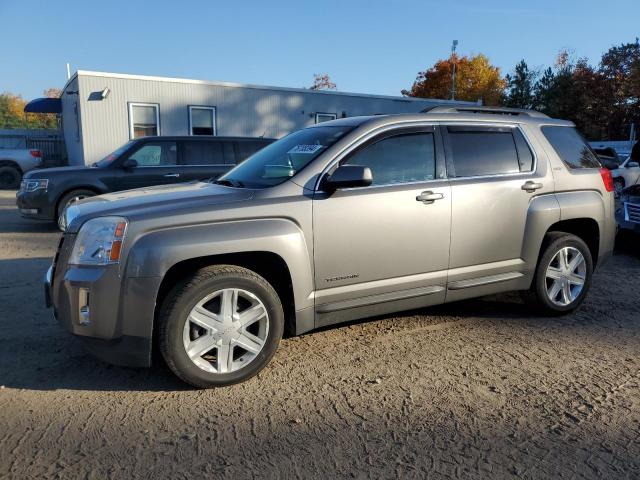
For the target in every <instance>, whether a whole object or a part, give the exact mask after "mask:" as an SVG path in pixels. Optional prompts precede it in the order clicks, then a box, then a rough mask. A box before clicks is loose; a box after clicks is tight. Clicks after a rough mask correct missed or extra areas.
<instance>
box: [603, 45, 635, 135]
mask: <svg viewBox="0 0 640 480" xmlns="http://www.w3.org/2000/svg"><path fill="white" fill-rule="evenodd" d="M599 72H600V73H601V75H602V76H603V78H604V80H605V82H606V83H607V85H608V96H609V98H610V100H611V102H612V107H613V108H612V111H611V115H610V117H609V118H608V122H607V131H608V136H609V138H611V139H619V140H626V139H627V138H629V129H630V126H631V123H635V124H636V125H640V43H639V41H638V39H637V38H636V40H635V42H630V43H624V44H621V45H618V46H616V47H611V48H610V49H609V50H608V51H607V52H605V53H604V55H602V59H601V61H600V68H599Z"/></svg>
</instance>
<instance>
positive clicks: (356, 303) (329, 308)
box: [316, 285, 444, 313]
mask: <svg viewBox="0 0 640 480" xmlns="http://www.w3.org/2000/svg"><path fill="white" fill-rule="evenodd" d="M443 290H444V287H442V286H440V285H434V286H431V287H422V288H414V289H411V290H402V291H400V292H390V293H381V294H380V295H370V296H368V297H361V298H355V299H353V300H343V301H341V302H334V303H327V304H325V305H320V306H319V307H318V308H317V309H316V312H317V313H331V312H337V311H340V310H347V309H349V308H357V307H368V306H370V305H377V304H379V303H387V302H395V301H398V300H407V299H410V298H416V297H422V296H424V295H431V294H434V293H438V292H442V291H443Z"/></svg>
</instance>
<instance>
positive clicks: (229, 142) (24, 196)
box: [16, 137, 274, 221]
mask: <svg viewBox="0 0 640 480" xmlns="http://www.w3.org/2000/svg"><path fill="white" fill-rule="evenodd" d="M273 141H274V140H273V139H267V138H245V137H213V138H212V137H206V138H204V137H144V138H139V139H136V140H131V141H130V142H129V143H126V144H125V145H123V146H122V147H120V148H118V149H117V150H116V151H115V152H113V153H111V154H110V155H107V156H106V157H105V158H103V159H102V160H100V161H99V162H96V163H94V164H93V165H92V166H91V168H87V167H61V168H48V169H43V170H32V171H31V172H29V173H27V174H26V175H25V176H24V177H23V180H22V183H21V185H20V190H19V191H18V193H17V194H16V204H17V205H18V208H19V210H20V214H21V215H22V216H24V217H28V218H37V219H43V220H54V221H55V220H57V219H58V217H59V216H60V214H61V213H62V211H63V210H64V208H65V207H66V206H67V205H68V204H70V203H72V202H75V201H77V200H80V199H82V198H87V197H92V196H94V195H100V194H103V193H108V192H116V191H119V190H129V189H132V188H138V187H148V186H152V185H165V184H169V183H177V182H185V181H190V180H198V179H204V178H217V177H219V176H220V175H222V174H223V173H225V172H227V171H228V170H229V169H231V167H233V166H234V165H236V164H238V163H240V162H241V161H243V160H245V159H246V158H247V157H249V156H251V155H253V154H254V153H255V152H257V151H258V150H260V149H261V148H263V147H265V146H267V145H268V144H270V143H271V142H273Z"/></svg>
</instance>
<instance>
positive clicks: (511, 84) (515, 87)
mask: <svg viewBox="0 0 640 480" xmlns="http://www.w3.org/2000/svg"><path fill="white" fill-rule="evenodd" d="M536 76H537V72H535V71H531V70H529V66H528V65H527V62H525V61H524V60H520V63H518V64H517V65H516V68H515V70H514V72H513V74H508V75H507V76H506V77H505V80H506V82H507V90H506V94H505V97H504V105H505V106H507V107H513V108H532V106H533V99H534V95H533V94H534V86H535V81H536Z"/></svg>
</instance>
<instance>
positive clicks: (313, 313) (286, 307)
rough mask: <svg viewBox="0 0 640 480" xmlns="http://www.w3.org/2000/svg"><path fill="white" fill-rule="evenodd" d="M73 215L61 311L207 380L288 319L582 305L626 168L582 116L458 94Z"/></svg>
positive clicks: (88, 337) (321, 131) (189, 378)
mask: <svg viewBox="0 0 640 480" xmlns="http://www.w3.org/2000/svg"><path fill="white" fill-rule="evenodd" d="M59 224H60V227H61V229H62V230H63V231H64V236H63V237H62V239H61V242H60V245H59V247H58V251H57V253H56V256H55V259H54V261H53V264H52V267H51V268H50V269H49V272H48V274H47V277H46V280H45V299H46V301H47V304H48V305H50V306H53V307H54V310H53V311H54V315H55V317H56V318H57V319H58V321H59V322H60V324H61V325H62V326H63V327H64V328H65V329H66V330H68V331H69V332H71V333H73V334H75V335H76V336H77V337H79V338H81V339H82V340H84V341H85V342H86V344H87V345H88V347H89V349H90V350H91V351H92V352H93V353H95V354H96V355H97V356H99V357H100V358H103V359H105V360H108V361H110V362H112V363H117V364H121V365H131V366H149V365H151V359H152V355H153V354H156V355H161V356H162V357H163V358H164V359H165V361H166V363H167V364H168V366H169V367H170V368H171V369H172V370H173V372H174V373H176V374H177V375H178V376H179V377H180V378H182V379H183V380H185V381H186V382H188V383H190V384H192V385H195V386H198V387H212V386H219V385H228V384H231V383H236V382H240V381H243V380H246V379H247V378H249V377H251V376H252V375H255V374H256V373H258V371H260V369H262V368H263V367H264V366H265V365H266V364H267V363H268V362H269V360H270V359H271V358H272V357H273V355H274V353H275V351H276V348H277V347H278V343H279V341H280V338H281V337H282V335H283V334H284V333H285V332H287V333H288V334H301V333H304V332H308V331H310V330H312V329H314V328H319V327H323V326H326V325H331V324H336V323H341V322H345V321H350V320H354V319H358V318H364V317H370V316H374V315H383V314H388V313H392V312H397V311H401V310H409V309H416V308H423V307H427V306H430V305H436V304H441V303H449V302H455V301H458V300H463V299H467V298H473V297H479V296H483V295H489V294H494V293H498V292H506V291H512V290H519V291H521V292H522V294H523V296H524V297H525V299H526V300H527V301H528V302H531V304H532V305H534V306H535V308H536V309H537V311H539V312H541V313H543V314H547V315H560V314H565V313H569V312H571V311H573V310H575V309H576V308H577V307H578V306H579V305H580V304H581V303H582V301H583V300H584V298H585V296H586V295H587V292H588V290H589V286H590V284H591V282H592V279H593V271H594V269H595V268H596V267H597V266H600V265H601V264H602V263H603V262H604V260H606V259H607V258H608V257H609V256H610V255H611V253H612V250H613V242H614V236H615V231H616V224H615V220H614V197H613V180H612V178H611V173H610V172H609V170H607V169H606V168H602V166H601V164H600V162H599V161H598V157H597V156H596V155H595V153H593V151H592V150H591V149H590V148H589V146H588V145H587V144H586V143H585V142H584V140H583V138H582V137H581V136H580V134H579V133H578V132H577V131H576V129H575V128H574V125H573V124H572V123H570V122H566V121H562V120H555V119H551V118H549V117H547V116H546V115H542V114H540V113H538V112H534V111H521V110H505V109H491V108H486V107H473V109H464V108H457V107H455V108H454V107H448V106H444V107H436V108H434V109H432V110H431V111H429V112H425V113H420V114H410V115H387V116H372V117H352V118H344V119H340V120H334V121H330V122H324V123H321V124H318V125H315V126H312V127H308V128H305V129H303V130H300V131H298V132H295V133H292V134H290V135H288V136H286V137H284V138H282V139H280V140H278V141H276V142H275V143H272V144H271V145H269V146H267V147H266V148H264V149H262V150H260V151H259V152H258V153H256V154H254V155H253V156H251V157H249V158H248V159H247V160H245V161H244V162H242V163H240V164H239V165H238V166H236V167H235V168H233V169H232V170H230V171H229V172H228V173H227V174H225V175H224V176H222V177H220V178H218V179H217V180H213V181H210V182H193V183H184V184H180V185H171V186H165V187H162V186H161V187H152V188H147V189H140V190H129V191H126V192H117V193H111V194H107V195H101V196H98V197H93V198H89V199H85V200H81V201H79V202H77V203H74V204H72V205H70V206H69V207H67V208H66V209H65V211H64V213H63V215H62V216H61V218H60V221H59ZM338 348H339V347H338ZM310 354H313V353H310ZM408 354H410V355H420V352H419V351H417V350H416V351H413V352H409V353H408ZM318 361H322V359H321V358H320V357H318Z"/></svg>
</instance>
